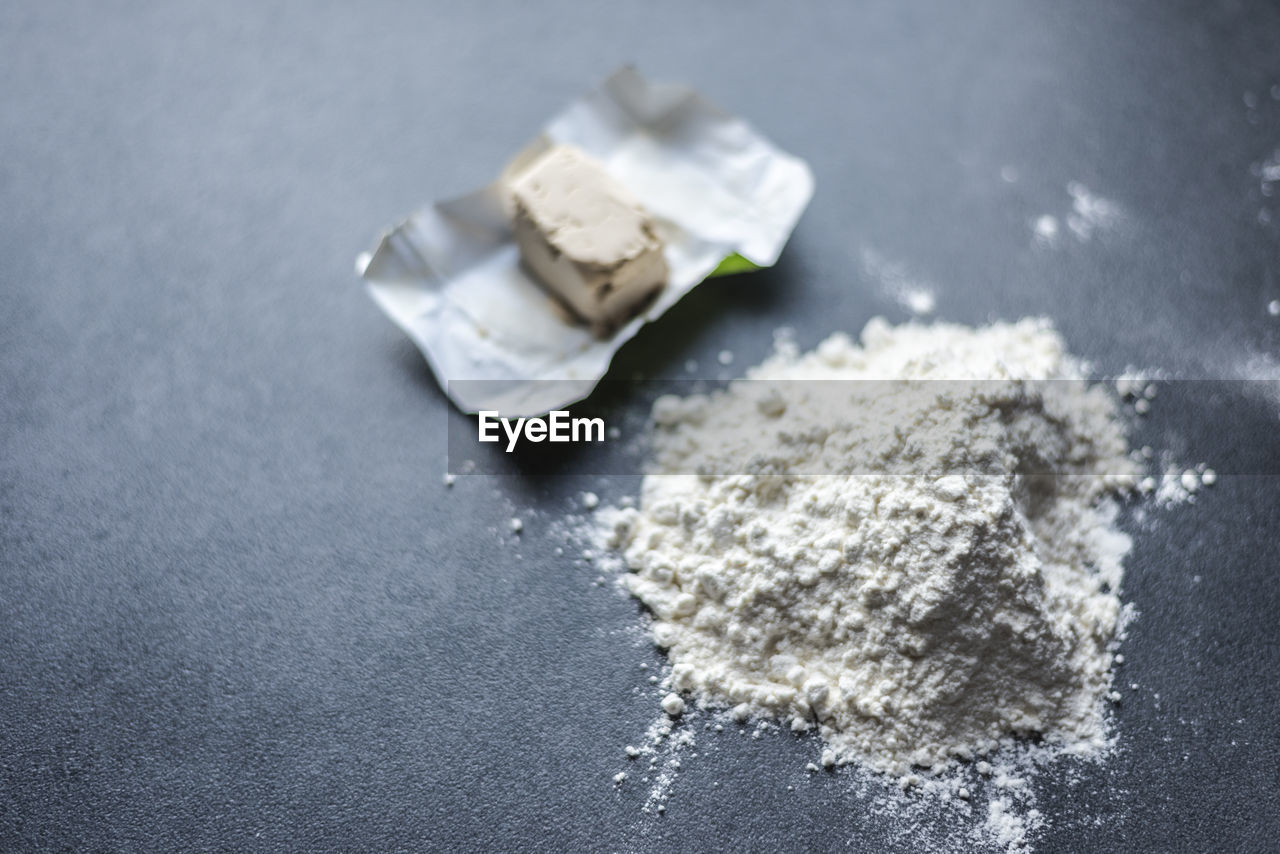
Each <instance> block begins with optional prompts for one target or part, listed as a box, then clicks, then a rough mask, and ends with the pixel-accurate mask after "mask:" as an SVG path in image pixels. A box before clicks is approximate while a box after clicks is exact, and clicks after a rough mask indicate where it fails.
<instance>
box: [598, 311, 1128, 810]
mask: <svg viewBox="0 0 1280 854" xmlns="http://www.w3.org/2000/svg"><path fill="white" fill-rule="evenodd" d="M1081 377H1082V367H1081V366H1080V364H1079V363H1077V362H1076V361H1075V360H1073V359H1072V358H1071V357H1070V356H1069V355H1068V354H1067V353H1066V352H1065V349H1064V345H1063V341H1062V338H1061V337H1060V336H1059V335H1058V334H1057V333H1056V332H1055V331H1054V330H1053V329H1052V328H1051V326H1050V325H1049V324H1048V322H1046V321H1042V320H1024V321H1021V322H1019V323H1014V324H1003V323H998V324H994V325H991V326H987V327H982V328H971V327H965V326H958V325H951V324H941V323H940V324H934V325H927V326H926V325H918V324H907V325H903V326H898V327H890V326H889V325H887V324H886V323H885V322H883V321H880V320H875V321H872V322H871V323H870V324H868V325H867V327H866V329H865V330H864V331H863V333H862V336H861V343H860V344H859V343H855V342H854V341H852V340H850V339H849V338H848V337H847V336H845V335H834V336H832V337H831V338H829V339H827V340H826V341H824V342H823V343H822V344H821V345H819V346H818V347H817V349H816V350H814V351H813V352H811V353H805V354H801V353H799V352H797V350H796V348H795V347H794V346H790V345H787V344H786V343H785V342H784V343H783V344H782V345H781V346H780V347H779V349H778V352H777V353H776V354H775V355H774V356H773V357H771V358H770V359H768V360H767V361H766V362H764V363H763V364H762V365H760V366H759V367H758V368H755V369H754V370H752V371H751V372H750V373H749V375H748V378H747V380H745V381H739V382H736V383H734V384H732V385H730V386H729V388H727V389H726V390H724V391H719V392H715V393H713V394H710V395H705V396H704V395H694V396H690V397H686V398H674V397H667V398H663V399H660V400H659V401H658V402H657V404H656V406H655V408H654V413H653V415H654V421H655V424H656V426H655V431H654V438H653V441H654V452H655V464H654V465H655V469H654V471H653V473H652V474H649V475H647V476H646V477H645V479H644V485H643V490H642V494H641V498H640V502H639V506H638V507H636V508H627V509H621V510H609V511H608V512H604V511H603V510H602V511H601V513H600V514H598V516H599V520H600V522H601V523H602V524H604V525H606V526H607V528H608V539H609V544H610V545H611V546H612V547H614V548H617V549H619V550H621V551H622V553H623V554H624V556H625V560H626V563H627V565H628V567H629V569H631V570H632V573H630V574H629V575H627V576H626V579H627V583H628V585H629V587H630V590H631V591H632V593H634V595H635V596H637V597H638V598H639V599H641V600H642V601H643V602H644V603H645V605H647V606H648V607H649V608H650V609H651V610H652V612H653V615H654V622H653V636H654V639H655V641H656V642H657V643H658V644H659V645H660V646H662V647H664V648H666V650H667V652H668V655H669V658H670V661H671V664H672V673H671V688H672V690H674V691H677V692H683V693H684V694H685V695H686V696H687V697H691V698H693V699H696V700H697V701H698V702H699V703H700V704H701V705H703V706H708V707H713V708H714V707H719V708H724V707H731V708H733V712H734V715H735V716H737V717H738V718H739V719H741V720H745V719H748V718H752V717H759V718H763V719H772V720H777V721H780V722H783V723H785V724H788V725H790V726H791V727H792V728H793V729H795V730H808V729H810V728H814V727H816V728H817V729H818V731H819V732H820V733H821V735H822V738H823V739H824V741H825V743H826V745H827V750H826V751H825V752H824V754H823V757H822V760H823V763H824V764H827V765H830V764H840V763H847V762H858V763H861V764H863V765H866V766H868V767H870V768H872V769H875V770H877V771H881V772H885V773H888V774H892V775H895V776H897V777H899V778H900V779H901V780H902V782H903V783H904V785H905V784H909V783H911V782H914V781H916V780H917V779H918V778H917V777H916V776H915V774H916V773H920V772H922V771H923V770H928V771H931V772H934V773H938V772H941V771H943V770H945V769H946V768H947V767H948V766H949V765H951V764H952V763H953V762H954V761H955V760H957V759H969V758H977V757H982V756H985V755H987V754H989V753H990V752H992V751H993V750H995V749H996V748H998V747H999V746H1001V745H1002V744H1004V743H1007V742H1009V741H1010V740H1011V739H1012V738H1013V737H1015V736H1019V735H1034V736H1037V737H1039V738H1040V739H1041V740H1042V744H1044V745H1045V746H1046V747H1047V748H1048V749H1050V750H1054V751H1069V752H1075V753H1080V754H1090V753H1094V752H1097V751H1098V750H1099V749H1100V748H1101V747H1102V746H1103V745H1104V744H1105V741H1106V739H1105V727H1104V716H1103V708H1104V705H1105V703H1106V700H1107V697H1108V694H1109V691H1110V686H1111V667H1112V658H1113V651H1114V645H1115V643H1116V639H1117V635H1118V633H1119V631H1120V630H1121V628H1122V623H1123V610H1122V608H1121V604H1120V600H1119V597H1118V595H1117V593H1118V590H1119V588H1120V582H1121V575H1122V566H1121V561H1122V559H1123V557H1124V555H1125V553H1126V551H1127V550H1128V548H1129V539H1128V537H1126V536H1125V535H1124V534H1122V533H1120V532H1119V531H1118V530H1117V529H1116V528H1115V527H1114V525H1113V519H1114V515H1115V508H1114V502H1113V500H1112V499H1113V498H1114V497H1115V496H1117V495H1119V494H1121V493H1123V492H1124V491H1126V490H1129V489H1132V488H1133V487H1134V486H1135V484H1136V483H1137V481H1138V469H1137V466H1136V464H1135V463H1134V462H1133V461H1132V460H1131V459H1130V458H1129V456H1128V447H1127V440H1126V437H1125V432H1124V425H1123V422H1122V421H1121V419H1120V415H1119V410H1118V405H1117V403H1116V402H1115V400H1114V398H1113V397H1111V396H1109V395H1108V393H1107V392H1106V391H1105V390H1104V389H1103V388H1101V387H1099V386H1090V385H1089V384H1087V383H1085V382H1083V381H1081V380H1080V378H1081ZM820 380H835V381H841V382H834V383H826V382H814V381H820ZM864 380H865V381H871V380H877V381H883V380H929V381H942V380H947V381H955V382H921V383H912V384H910V391H909V392H903V393H898V392H897V391H892V390H893V389H895V388H898V387H899V385H900V384H896V383H885V382H854V381H864ZM965 380H982V381H983V382H961V381H965ZM1043 380H1066V381H1060V382H1041V381H1043ZM1072 380H1074V381H1072ZM988 381H989V382H988Z"/></svg>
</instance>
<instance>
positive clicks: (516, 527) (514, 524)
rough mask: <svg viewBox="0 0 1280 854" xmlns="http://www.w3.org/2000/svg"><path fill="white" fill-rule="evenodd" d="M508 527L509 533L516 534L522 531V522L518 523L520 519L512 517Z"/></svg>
mask: <svg viewBox="0 0 1280 854" xmlns="http://www.w3.org/2000/svg"><path fill="white" fill-rule="evenodd" d="M508 525H509V527H510V528H511V533H513V534H518V533H520V532H521V531H523V530H524V522H522V521H520V519H518V518H516V517H512V519H511V521H510V522H509V523H508Z"/></svg>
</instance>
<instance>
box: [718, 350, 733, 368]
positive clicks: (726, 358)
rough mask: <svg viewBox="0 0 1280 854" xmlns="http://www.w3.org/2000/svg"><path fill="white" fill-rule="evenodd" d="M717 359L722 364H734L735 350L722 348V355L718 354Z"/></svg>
mask: <svg viewBox="0 0 1280 854" xmlns="http://www.w3.org/2000/svg"><path fill="white" fill-rule="evenodd" d="M716 361H717V362H719V363H720V364H722V365H732V364H733V351H732V350H721V351H720V355H718V356H716Z"/></svg>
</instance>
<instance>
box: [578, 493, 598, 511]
mask: <svg viewBox="0 0 1280 854" xmlns="http://www.w3.org/2000/svg"><path fill="white" fill-rule="evenodd" d="M582 506H583V507H585V508H587V509H588V510H594V509H596V508H597V507H599V506H600V496H598V495H596V494H595V493H594V492H584V493H582Z"/></svg>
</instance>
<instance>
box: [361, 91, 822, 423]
mask: <svg viewBox="0 0 1280 854" xmlns="http://www.w3.org/2000/svg"><path fill="white" fill-rule="evenodd" d="M557 143H564V144H569V145H574V146H577V147H578V148H580V149H582V150H583V151H585V152H586V153H587V154H589V155H591V156H592V157H594V158H596V159H597V160H599V161H600V162H601V164H602V165H603V167H604V168H605V170H606V171H608V172H609V174H610V175H611V176H612V177H614V178H615V179H616V180H618V181H619V182H620V183H621V184H623V185H624V186H625V187H626V188H627V189H628V190H629V191H630V192H631V193H632V194H633V195H634V196H635V197H636V198H637V199H639V201H640V202H641V203H642V204H643V205H644V206H645V208H647V209H648V211H649V213H650V214H652V215H653V217H654V219H655V220H656V222H657V225H658V231H659V234H660V236H661V237H662V238H663V241H664V243H665V248H664V255H665V257H666V260H667V265H668V267H669V268H670V278H669V279H668V282H667V286H666V287H665V288H663V290H662V291H661V292H660V293H659V294H658V296H657V298H656V299H655V300H654V301H653V302H652V303H650V304H649V305H648V307H647V308H646V309H645V310H644V311H643V312H641V313H640V314H639V315H638V316H637V317H635V318H633V319H632V320H631V321H629V322H628V323H626V324H624V325H623V326H621V327H620V328H619V329H618V330H617V331H616V332H614V333H613V334H612V335H611V336H609V337H608V338H607V339H598V338H596V337H595V336H594V335H592V333H591V332H590V330H589V329H587V327H586V326H584V325H582V324H581V323H580V322H578V321H577V320H576V319H575V318H574V317H572V316H571V315H570V314H568V313H567V311H566V309H565V308H564V307H563V306H562V305H561V303H560V302H559V301H558V300H556V299H555V298H554V297H552V296H551V295H550V294H549V293H548V292H547V291H546V290H545V289H544V288H543V287H542V286H541V285H540V284H539V283H538V282H537V281H536V280H535V279H534V278H533V276H532V275H531V274H530V273H529V272H527V271H526V270H525V268H524V267H523V266H522V265H521V263H520V253H519V249H518V248H517V247H516V243H515V239H514V237H513V235H512V229H511V203H510V199H509V195H508V193H507V191H506V186H507V178H508V177H509V176H510V175H511V174H513V173H514V172H515V171H517V170H518V169H519V168H520V166H521V164H523V163H526V162H528V161H529V160H530V159H532V158H533V157H535V156H536V155H537V154H538V153H540V152H541V151H543V150H545V149H546V148H547V147H549V146H551V145H553V144H557ZM812 196H813V173H812V172H811V171H810V169H809V167H808V165H807V164H806V163H805V162H804V161H803V160H801V159H799V158H797V157H795V156H793V155H790V154H788V153H786V152H784V151H782V150H780V149H779V148H778V147H777V146H775V145H773V144H772V143H770V142H769V141H768V140H767V139H765V138H764V137H763V136H761V135H760V134H759V133H758V132H756V131H755V130H754V129H753V128H752V127H751V126H750V125H748V124H747V123H746V122H744V121H743V120H742V119H739V118H737V117H735V116H732V115H729V114H728V113H726V112H724V111H723V110H721V109H719V108H718V107H716V106H714V105H713V104H711V103H710V102H709V101H707V100H706V99H705V98H704V97H702V96H701V95H699V94H698V93H697V92H695V91H693V90H692V89H690V88H688V87H686V86H681V85H675V84H667V83H655V82H652V81H649V80H647V79H646V78H644V77H643V76H641V75H640V73H639V72H637V71H636V70H635V69H633V68H630V67H625V68H622V69H620V70H618V71H616V72H614V73H613V74H612V75H610V76H609V78H608V79H606V80H605V81H604V83H603V84H602V85H601V86H600V87H599V88H598V89H596V90H595V91H593V92H590V93H589V94H587V95H586V96H584V97H582V98H580V99H578V100H576V101H574V102H573V103H571V104H569V106H568V107H566V108H565V109H564V111H563V112H561V113H560V114H559V115H557V116H555V117H554V118H552V119H551V121H550V122H549V123H548V124H547V125H546V127H545V128H544V129H543V131H542V133H541V134H540V135H539V136H538V137H537V138H536V139H534V140H533V141H532V142H530V143H529V145H527V146H526V147H525V148H524V149H523V150H522V151H520V152H519V153H518V154H517V155H516V156H515V157H514V158H513V159H512V160H511V162H510V163H509V164H508V165H507V167H506V169H504V170H503V172H502V174H501V175H499V176H498V177H497V178H496V179H495V180H494V182H493V183H491V184H489V185H488V186H485V187H482V188H481V189H479V190H476V191H475V192H472V193H469V194H467V195H465V196H461V197H459V198H456V199H450V200H447V201H441V202H434V203H431V204H429V205H427V206H426V207H424V208H423V209H422V210H420V211H418V212H417V213H414V214H413V215H412V216H410V217H409V218H408V219H406V220H405V221H404V222H401V223H400V224H398V225H396V226H394V227H393V228H391V229H390V230H389V231H387V232H386V233H385V234H384V235H383V236H382V237H381V238H380V239H379V240H378V243H377V246H376V247H375V248H374V250H373V251H372V252H369V253H364V254H362V255H361V256H360V257H359V258H358V259H357V262H356V271H357V274H358V275H359V276H360V277H361V278H362V279H363V281H364V283H365V285H366V286H367V288H368V291H369V293H370V295H371V296H372V297H373V299H374V301H375V302H376V303H377V304H378V306H379V307H380V308H381V309H382V310H383V311H384V312H385V313H386V314H387V316H388V317H390V318H391V319H392V320H393V321H394V322H395V323H396V324H397V325H398V326H400V328H401V329H403V330H404V331H405V333H406V334H408V335H409V337H410V338H411V339H412V340H413V342H414V343H415V344H416V345H417V347H418V349H419V350H421V351H422V354H423V355H424V356H425V357H426V359H427V362H428V364H429V365H430V366H431V370H432V372H433V373H434V374H435V376H436V379H437V380H438V381H439V382H440V384H441V386H442V387H443V388H444V389H445V391H446V393H447V394H448V395H449V398H450V399H451V400H452V401H453V402H454V404H456V405H457V406H458V408H459V409H461V410H463V411H464V412H478V411H480V410H496V411H498V412H501V413H502V414H503V415H505V416H518V415H541V414H543V413H546V412H548V411H551V410H553V409H561V408H564V407H566V406H568V405H569V404H571V403H574V402H575V401H578V400H581V399H582V398H584V397H586V396H587V395H589V394H590V393H591V390H592V389H593V388H594V387H595V385H596V383H597V382H599V380H600V379H601V378H602V377H603V376H604V375H605V372H606V371H607V370H608V368H609V362H610V360H612V358H613V355H614V353H616V352H617V351H618V349H619V348H620V347H621V346H622V345H623V344H624V343H625V342H626V341H627V340H628V339H630V338H631V337H632V336H634V335H635V334H636V332H637V331H638V330H639V329H640V327H641V326H642V325H643V324H645V323H647V322H649V321H650V320H653V319H655V318H657V317H659V316H661V315H662V314H663V313H664V312H666V311H667V309H669V308H671V307H672V306H673V305H675V304H676V302H678V301H679V299H680V298H681V297H682V296H684V295H685V294H686V293H688V292H689V291H690V290H691V289H692V288H693V287H694V286H695V285H697V284H698V283H699V282H702V281H704V280H705V279H706V278H708V277H709V276H711V275H713V274H715V273H716V272H717V271H721V272H726V271H738V270H742V269H750V268H751V267H767V266H770V265H772V264H773V263H775V262H776V261H777V259H778V255H779V254H780V253H781V252H782V247H783V246H784V245H785V244H786V242H787V239H788V238H789V237H790V235H791V232H792V229H793V228H794V227H795V224H796V221H797V220H799V218H800V215H801V213H803V211H804V209H805V207H806V206H807V205H808V203H809V200H810V198H811V197H812ZM462 380H466V381H475V380H482V381H483V382H456V381H462Z"/></svg>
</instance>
